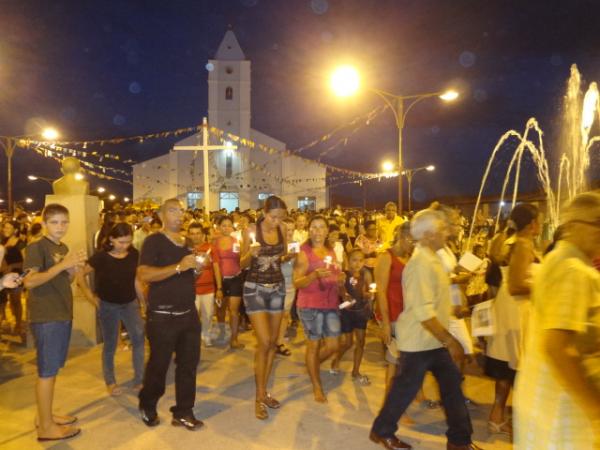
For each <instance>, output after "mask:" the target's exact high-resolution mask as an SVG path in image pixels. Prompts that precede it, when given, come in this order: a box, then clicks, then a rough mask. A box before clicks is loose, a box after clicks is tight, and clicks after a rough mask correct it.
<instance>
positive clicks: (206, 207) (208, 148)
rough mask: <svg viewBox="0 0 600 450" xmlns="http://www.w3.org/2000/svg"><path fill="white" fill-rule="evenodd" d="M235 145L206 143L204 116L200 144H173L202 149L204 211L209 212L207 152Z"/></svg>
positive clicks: (195, 149) (232, 148)
mask: <svg viewBox="0 0 600 450" xmlns="http://www.w3.org/2000/svg"><path fill="white" fill-rule="evenodd" d="M236 149H237V146H235V145H231V144H228V145H208V120H207V119H206V117H204V118H203V119H202V145H175V146H174V147H173V150H184V151H185V150H187V151H193V152H198V151H200V150H202V153H203V155H202V156H203V160H204V171H203V174H202V175H203V177H204V194H203V195H204V213H205V214H209V213H210V186H209V181H208V180H209V177H208V152H209V151H211V150H236Z"/></svg>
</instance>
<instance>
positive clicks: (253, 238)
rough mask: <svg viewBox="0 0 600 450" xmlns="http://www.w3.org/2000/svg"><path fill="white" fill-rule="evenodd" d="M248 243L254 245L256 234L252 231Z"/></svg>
mask: <svg viewBox="0 0 600 450" xmlns="http://www.w3.org/2000/svg"><path fill="white" fill-rule="evenodd" d="M250 243H251V245H256V235H255V234H254V233H250Z"/></svg>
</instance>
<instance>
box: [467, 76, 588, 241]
mask: <svg viewBox="0 0 600 450" xmlns="http://www.w3.org/2000/svg"><path fill="white" fill-rule="evenodd" d="M597 115H598V117H599V120H600V102H599V97H598V85H597V84H596V82H592V83H590V86H589V88H588V90H587V92H586V93H585V95H582V90H581V74H580V73H579V70H578V69H577V66H576V65H575V64H573V65H572V66H571V75H570V77H569V81H568V83H567V93H566V95H565V107H564V119H565V120H564V122H565V124H564V130H565V133H564V136H563V146H564V147H563V148H567V149H568V151H565V152H562V154H561V155H560V158H559V167H558V177H557V183H556V189H555V188H554V187H553V185H552V178H551V175H550V168H549V165H548V159H547V157H546V151H545V149H544V141H543V138H542V136H543V132H542V129H541V128H540V126H539V124H538V121H537V120H536V119H535V118H533V117H532V118H530V119H529V120H528V121H527V124H526V125H525V130H524V131H523V132H522V133H519V132H518V131H516V130H509V131H507V132H506V133H504V134H503V135H502V136H501V137H500V139H499V140H498V143H497V144H496V146H495V147H494V149H493V151H492V154H491V156H490V159H489V161H488V164H487V166H486V170H485V172H484V174H483V178H482V181H481V186H480V188H479V194H478V195H477V202H476V204H475V210H474V212H473V219H472V221H471V228H470V231H469V237H468V240H467V247H469V245H470V242H471V237H472V235H473V230H474V227H475V216H476V214H477V210H478V209H479V206H480V203H481V196H482V194H483V190H484V188H485V185H486V183H487V180H488V177H489V174H490V170H491V168H492V164H493V163H494V160H495V158H496V156H497V154H498V153H499V152H500V151H501V150H502V149H503V148H504V144H505V143H506V142H507V141H509V140H511V139H516V140H517V142H518V145H517V148H516V150H515V151H514V154H513V156H512V158H511V160H510V162H509V164H508V168H507V171H506V175H505V177H504V182H503V183H502V191H501V194H500V201H504V198H505V195H506V191H507V189H508V186H509V182H510V179H511V176H512V177H514V184H513V188H512V203H511V207H514V205H515V203H516V202H517V195H518V191H519V179H520V176H521V161H522V159H523V157H524V156H525V155H526V154H528V155H530V156H531V159H532V161H533V162H534V164H535V166H536V168H537V179H538V181H539V183H540V185H541V187H542V189H543V191H544V193H545V195H546V200H547V201H546V208H547V213H546V216H547V221H548V224H549V226H550V228H552V229H554V228H556V227H557V226H558V221H559V214H560V205H561V203H562V202H563V201H564V200H568V199H571V198H573V197H574V196H575V195H577V194H578V193H580V192H583V191H585V190H587V189H588V188H589V186H588V183H587V178H586V174H587V170H588V168H589V166H590V150H591V148H592V145H594V143H596V142H598V141H600V136H594V137H591V138H590V133H591V130H592V125H593V124H594V122H595V119H596V116H597ZM563 180H564V182H563ZM563 184H566V192H565V193H563ZM500 213H501V209H499V210H498V214H497V216H496V227H497V226H498V222H499V220H500Z"/></svg>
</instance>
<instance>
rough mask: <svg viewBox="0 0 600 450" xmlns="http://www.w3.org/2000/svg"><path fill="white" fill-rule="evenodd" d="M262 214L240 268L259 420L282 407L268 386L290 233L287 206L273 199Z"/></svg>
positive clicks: (244, 247)
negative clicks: (286, 222)
mask: <svg viewBox="0 0 600 450" xmlns="http://www.w3.org/2000/svg"><path fill="white" fill-rule="evenodd" d="M263 213H264V215H263V217H262V218H261V219H260V220H259V221H258V222H257V224H256V234H255V233H254V232H248V234H247V238H246V239H244V240H243V241H242V255H243V257H242V258H241V267H248V272H247V274H246V280H245V282H244V291H243V292H244V306H245V307H246V314H248V317H249V318H250V322H251V323H252V327H253V329H254V332H255V334H256V343H257V345H256V352H255V354H254V375H255V383H256V401H255V405H254V413H255V416H256V418H257V419H259V420H265V419H267V418H268V417H269V413H268V411H267V408H271V409H277V408H279V407H280V406H281V404H280V403H279V401H277V400H276V399H275V398H273V397H272V396H271V394H269V393H268V392H267V384H268V381H269V375H270V374H271V369H272V368H273V359H274V358H275V352H276V350H277V346H276V344H277V338H278V337H279V329H280V326H281V318H282V316H283V305H284V299H285V294H286V289H285V281H284V276H283V274H282V272H281V262H282V259H283V258H284V257H285V256H286V254H287V242H286V234H287V233H286V229H285V227H284V224H283V219H285V217H286V215H287V206H286V205H285V203H284V202H283V200H281V199H280V198H279V197H276V196H270V197H268V198H267V200H266V201H265V205H264V208H263Z"/></svg>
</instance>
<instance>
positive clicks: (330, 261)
mask: <svg viewBox="0 0 600 450" xmlns="http://www.w3.org/2000/svg"><path fill="white" fill-rule="evenodd" d="M323 262H324V263H325V268H326V269H329V266H331V263H332V262H333V258H332V257H331V255H327V256H326V257H325V259H324V260H323Z"/></svg>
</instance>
